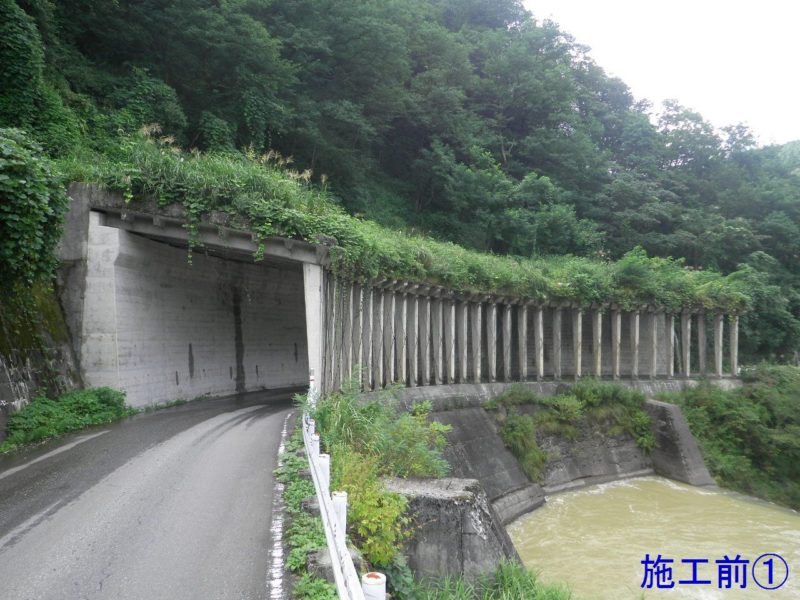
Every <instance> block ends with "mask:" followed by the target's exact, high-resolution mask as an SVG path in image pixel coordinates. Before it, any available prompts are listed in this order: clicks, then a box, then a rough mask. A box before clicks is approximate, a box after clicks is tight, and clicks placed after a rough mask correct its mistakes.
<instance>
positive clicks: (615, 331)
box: [611, 310, 622, 379]
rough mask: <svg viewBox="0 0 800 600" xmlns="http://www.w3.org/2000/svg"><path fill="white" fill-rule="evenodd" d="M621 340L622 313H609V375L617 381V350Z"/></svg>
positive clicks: (616, 311)
mask: <svg viewBox="0 0 800 600" xmlns="http://www.w3.org/2000/svg"><path fill="white" fill-rule="evenodd" d="M621 340H622V313H621V312H620V311H618V310H614V311H612V312H611V375H612V377H613V378H614V379H619V372H620V368H619V349H620V346H621V343H620V342H621Z"/></svg>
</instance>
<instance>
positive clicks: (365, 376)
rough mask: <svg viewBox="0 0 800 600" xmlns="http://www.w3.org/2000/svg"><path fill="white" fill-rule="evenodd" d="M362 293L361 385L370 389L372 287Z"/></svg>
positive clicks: (366, 288)
mask: <svg viewBox="0 0 800 600" xmlns="http://www.w3.org/2000/svg"><path fill="white" fill-rule="evenodd" d="M361 295H362V298H363V304H362V307H361V347H362V349H363V351H362V358H361V364H362V371H361V386H362V387H363V388H364V389H365V390H368V389H370V388H371V387H372V288H371V287H365V288H363V289H362V294H361Z"/></svg>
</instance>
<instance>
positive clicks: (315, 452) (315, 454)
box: [311, 433, 319, 458]
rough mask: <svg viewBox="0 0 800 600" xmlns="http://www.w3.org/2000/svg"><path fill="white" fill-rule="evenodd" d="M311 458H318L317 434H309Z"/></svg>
mask: <svg viewBox="0 0 800 600" xmlns="http://www.w3.org/2000/svg"><path fill="white" fill-rule="evenodd" d="M311 456H312V457H313V458H317V457H318V456H319V434H318V433H312V434H311Z"/></svg>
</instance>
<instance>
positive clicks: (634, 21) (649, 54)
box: [524, 0, 800, 144]
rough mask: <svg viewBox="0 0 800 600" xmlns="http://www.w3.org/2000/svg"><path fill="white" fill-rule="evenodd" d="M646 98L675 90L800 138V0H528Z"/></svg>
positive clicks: (772, 139) (728, 116) (765, 137)
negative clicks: (589, 48) (590, 49)
mask: <svg viewBox="0 0 800 600" xmlns="http://www.w3.org/2000/svg"><path fill="white" fill-rule="evenodd" d="M524 2H525V5H526V6H527V8H528V9H529V10H530V11H532V12H533V13H534V16H535V17H536V18H537V19H538V20H540V21H541V20H544V19H552V20H554V21H556V22H557V23H559V24H560V25H561V29H562V30H565V31H567V32H568V33H571V34H572V35H573V36H574V37H575V39H576V41H577V42H578V43H581V44H585V45H587V46H590V47H591V48H592V51H591V53H590V54H591V56H592V57H593V58H594V60H595V61H596V62H597V63H598V64H599V65H600V66H601V67H603V68H604V69H605V70H606V72H607V73H608V74H610V75H614V76H616V77H619V78H621V79H622V80H623V81H625V83H627V84H628V86H629V87H630V88H631V90H632V91H633V93H634V95H635V96H636V98H637V100H639V99H643V98H647V99H648V100H651V101H652V102H653V104H654V107H658V106H659V105H660V104H661V101H662V100H665V99H667V98H675V99H677V100H678V101H679V102H680V103H681V104H683V105H684V106H687V107H689V108H692V109H694V110H696V111H698V112H700V113H701V114H702V115H703V116H704V117H705V118H706V119H707V120H708V121H710V122H711V123H713V124H714V125H716V126H717V127H721V126H724V125H731V124H735V123H739V122H743V123H746V124H747V125H749V126H750V128H751V129H752V130H753V132H754V133H755V134H756V136H757V138H758V140H759V142H760V143H762V144H769V143H784V142H788V141H792V140H799V139H800V1H798V0H759V1H753V0H746V1H745V0H727V1H726V0H668V1H666V0H660V1H658V2H656V1H654V0H524Z"/></svg>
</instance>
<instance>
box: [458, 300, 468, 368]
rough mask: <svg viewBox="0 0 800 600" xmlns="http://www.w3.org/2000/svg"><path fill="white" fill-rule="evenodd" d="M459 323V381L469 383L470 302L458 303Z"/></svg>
mask: <svg viewBox="0 0 800 600" xmlns="http://www.w3.org/2000/svg"><path fill="white" fill-rule="evenodd" d="M456 317H457V320H458V325H457V327H456V329H457V330H458V335H457V341H458V382H459V383H467V379H468V377H469V375H468V374H467V364H468V362H467V357H468V356H469V350H468V348H467V338H468V333H467V327H468V325H469V304H468V303H467V302H460V303H459V305H458V314H457V316H456Z"/></svg>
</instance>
